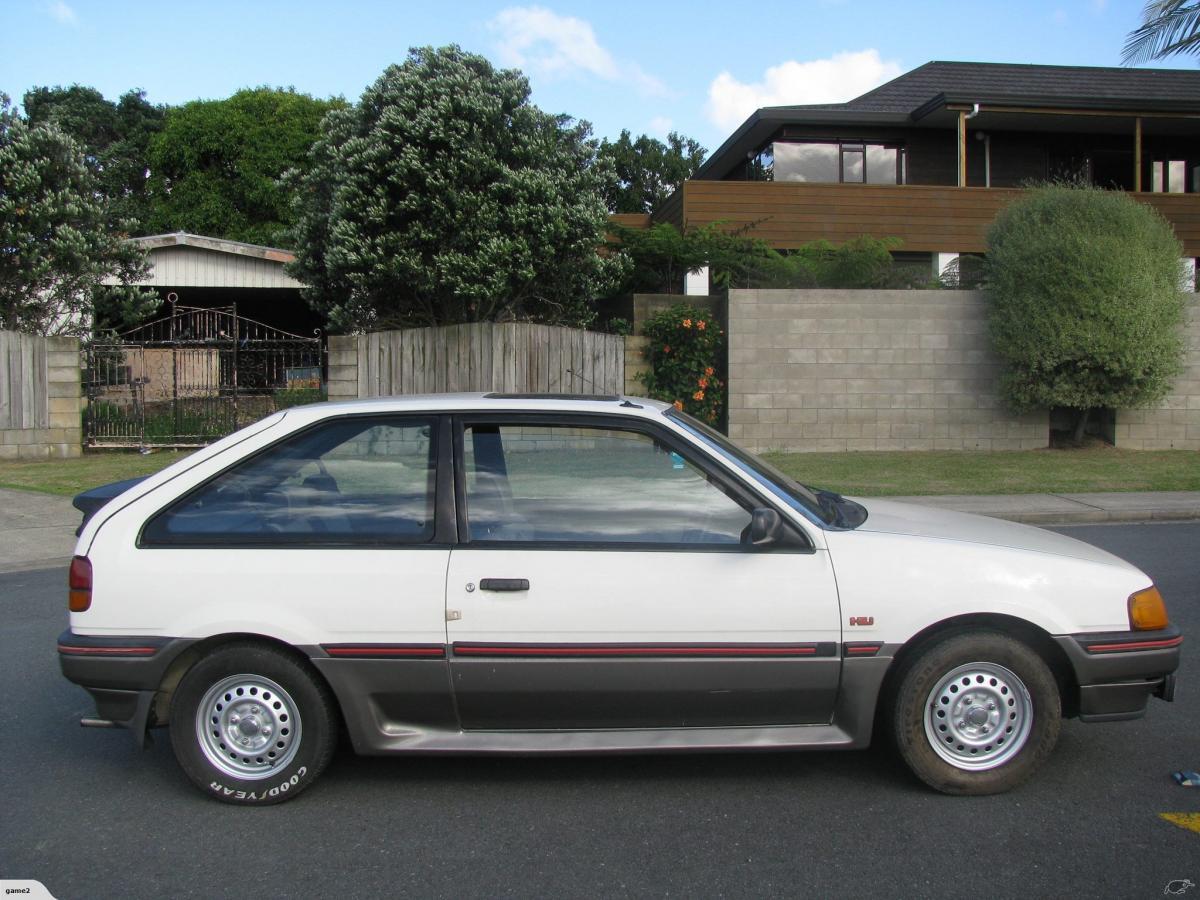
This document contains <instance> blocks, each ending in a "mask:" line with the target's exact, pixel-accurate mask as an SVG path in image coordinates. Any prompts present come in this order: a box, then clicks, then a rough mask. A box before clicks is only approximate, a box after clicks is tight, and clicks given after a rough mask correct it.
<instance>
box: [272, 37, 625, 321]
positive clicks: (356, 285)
mask: <svg viewBox="0 0 1200 900" xmlns="http://www.w3.org/2000/svg"><path fill="white" fill-rule="evenodd" d="M322 132H323V133H322V136H321V139H320V140H319V141H318V142H317V143H316V144H315V145H314V147H313V151H312V156H311V158H310V160H309V166H310V167H309V170H308V171H307V172H305V173H294V174H293V175H292V176H290V177H289V179H288V182H289V184H291V185H292V186H294V192H293V197H294V199H295V204H296V211H297V214H296V225H295V228H294V230H293V232H292V245H293V246H294V247H295V250H296V255H297V260H296V262H295V263H294V264H292V265H291V267H290V271H291V272H292V274H293V275H294V276H295V277H297V278H298V279H300V280H301V281H303V282H304V283H306V284H307V285H309V286H310V287H309V289H308V291H307V292H306V295H307V297H308V299H309V301H310V302H311V303H312V304H313V306H314V307H315V308H316V309H318V310H319V311H321V312H323V313H325V314H326V315H327V316H328V318H329V320H330V321H331V323H332V324H333V325H334V326H335V327H337V328H341V329H348V330H354V329H364V328H371V327H387V326H407V325H442V324H451V323H458V322H472V321H494V320H504V319H515V320H528V321H538V322H546V323H552V324H568V325H584V324H587V323H588V322H590V321H591V319H592V318H593V315H594V313H593V310H592V304H591V301H592V300H593V298H595V297H597V296H600V295H603V294H604V293H605V292H606V291H607V290H608V288H609V287H610V285H611V282H612V281H613V279H614V276H615V275H616V274H617V273H618V272H619V271H620V269H621V268H622V266H623V265H624V263H623V261H622V260H620V259H616V258H611V257H604V256H602V255H601V254H599V253H597V248H599V247H600V245H601V244H602V242H603V239H604V233H605V228H606V225H607V215H606V213H605V208H604V202H603V200H602V199H601V198H602V195H603V192H604V190H605V189H606V187H607V186H608V182H609V181H610V180H611V178H612V171H611V169H610V168H609V167H608V166H606V165H603V164H598V163H597V160H596V145H595V143H594V142H593V141H591V140H589V126H588V125H587V124H586V123H582V122H575V121H573V120H571V119H569V118H567V117H566V116H555V115H549V114H547V113H544V112H542V111H541V110H540V109H538V108H537V107H536V106H534V105H533V104H532V103H530V101H529V83H528V82H527V80H526V79H525V77H524V76H522V75H521V74H520V72H517V71H515V70H511V69H506V70H497V69H495V68H493V67H492V65H491V63H489V62H488V61H487V60H486V59H484V58H483V57H482V56H477V55H474V54H471V53H466V52H464V51H462V50H461V49H459V48H458V47H456V46H450V47H443V48H441V49H433V48H430V47H425V48H421V49H414V50H411V51H409V56H408V59H407V61H406V62H405V63H404V64H403V65H396V66H391V67H389V68H388V69H387V70H385V71H384V73H383V75H382V76H380V78H379V79H378V80H377V81H376V82H375V83H374V84H373V85H372V86H371V87H369V88H368V89H367V90H366V92H365V93H364V94H363V95H362V100H361V102H359V103H358V104H357V105H356V106H353V107H350V108H347V109H341V110H335V111H333V112H331V113H330V114H329V115H328V116H327V117H326V119H325V122H324V125H323V128H322Z"/></svg>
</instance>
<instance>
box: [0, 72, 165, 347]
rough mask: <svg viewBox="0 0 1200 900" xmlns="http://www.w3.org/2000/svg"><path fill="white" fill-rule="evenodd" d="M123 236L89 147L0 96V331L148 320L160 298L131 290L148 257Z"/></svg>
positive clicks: (56, 330) (71, 329)
mask: <svg viewBox="0 0 1200 900" xmlns="http://www.w3.org/2000/svg"><path fill="white" fill-rule="evenodd" d="M124 238H125V235H124V234H122V233H121V232H120V231H119V230H114V228H113V222H112V217H111V216H110V214H109V211H108V210H107V208H106V207H105V201H104V198H103V195H102V194H101V192H100V190H99V183H98V181H97V178H96V174H95V172H94V171H93V170H92V168H91V167H90V166H89V165H88V164H87V163H86V162H85V161H84V152H83V148H81V147H80V146H79V145H78V144H76V143H75V142H74V141H73V140H71V138H70V137H68V136H67V135H65V134H63V133H62V132H61V131H59V130H58V129H57V128H55V127H53V126H51V125H38V126H30V124H29V123H28V122H26V121H25V120H24V119H22V118H21V117H20V116H18V115H17V114H16V113H15V112H14V111H13V110H12V108H11V107H10V105H9V99H8V97H7V96H4V95H3V94H0V328H4V329H8V330H11V331H23V332H27V333H32V334H85V333H87V332H88V331H89V330H90V329H91V328H92V327H93V325H94V324H96V323H98V324H102V325H103V324H108V325H116V324H121V323H123V322H127V321H130V320H132V319H135V318H137V317H139V316H141V315H144V314H145V313H146V312H148V311H149V310H150V309H151V308H152V306H153V305H154V304H156V303H157V302H158V298H157V296H156V295H155V294H154V293H153V292H150V291H144V290H142V289H140V288H138V287H136V286H135V285H134V282H136V281H138V280H141V279H142V278H143V277H144V276H145V274H146V270H147V263H146V258H145V254H144V253H143V252H142V251H141V250H139V249H138V248H137V247H135V246H133V245H132V244H130V243H129V242H128V241H126V240H124ZM105 282H112V284H106V283H105Z"/></svg>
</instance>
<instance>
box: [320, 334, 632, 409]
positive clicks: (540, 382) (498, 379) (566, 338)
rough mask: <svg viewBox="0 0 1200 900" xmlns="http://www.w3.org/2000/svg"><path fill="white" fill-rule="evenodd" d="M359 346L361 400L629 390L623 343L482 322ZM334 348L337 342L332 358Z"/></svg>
mask: <svg viewBox="0 0 1200 900" xmlns="http://www.w3.org/2000/svg"><path fill="white" fill-rule="evenodd" d="M357 342H358V348H357V349H358V354H357V356H358V396H360V397H381V396H388V395H392V394H431V393H443V392H454V391H500V392H504V393H526V392H537V393H568V394H621V393H623V392H624V389H625V341H624V339H623V338H622V337H620V336H619V335H612V334H599V333H597V332H592V331H580V330H577V329H574V328H559V327H555V326H551V325H529V324H525V323H515V322H514V323H504V324H494V323H490V322H482V323H476V324H471V325H448V326H444V327H440V328H413V329H406V330H404V331H382V332H375V333H372V334H365V335H359V336H358V338H357ZM333 347H334V345H333V343H332V342H331V344H330V349H331V352H332V350H333ZM331 365H332V360H331Z"/></svg>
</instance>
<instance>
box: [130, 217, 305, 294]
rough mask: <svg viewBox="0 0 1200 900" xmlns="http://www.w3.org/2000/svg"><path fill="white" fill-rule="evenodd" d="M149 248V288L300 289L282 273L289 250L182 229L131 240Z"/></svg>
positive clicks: (287, 260)
mask: <svg viewBox="0 0 1200 900" xmlns="http://www.w3.org/2000/svg"><path fill="white" fill-rule="evenodd" d="M131 242H132V243H135V244H138V245H140V246H142V247H143V248H145V249H146V250H147V251H148V252H149V256H150V266H151V269H150V276H149V277H148V278H147V279H146V280H145V281H141V282H138V283H139V284H142V285H145V286H147V287H172V288H179V287H198V288H300V287H303V286H304V285H302V284H301V283H300V282H299V281H297V280H296V279H294V278H292V277H291V276H290V275H288V274H286V273H285V272H284V271H283V266H284V264H285V263H288V262H291V261H292V260H293V259H295V257H294V256H293V255H292V254H291V253H289V252H288V251H287V250H280V249H278V248H276V247H261V246H259V245H257V244H245V243H242V242H241V241H226V240H221V239H219V238H210V237H204V236H203V235H198V234H188V233H186V232H182V231H181V232H177V233H175V234H156V235H151V236H149V237H140V238H131Z"/></svg>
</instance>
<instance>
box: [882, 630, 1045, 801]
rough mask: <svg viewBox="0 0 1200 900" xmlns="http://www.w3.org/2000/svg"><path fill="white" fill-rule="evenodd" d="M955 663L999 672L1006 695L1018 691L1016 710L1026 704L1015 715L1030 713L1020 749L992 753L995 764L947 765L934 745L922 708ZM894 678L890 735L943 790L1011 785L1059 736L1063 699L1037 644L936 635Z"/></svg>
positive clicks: (980, 634)
mask: <svg viewBox="0 0 1200 900" xmlns="http://www.w3.org/2000/svg"><path fill="white" fill-rule="evenodd" d="M960 669H962V670H967V669H969V670H971V671H972V672H973V671H975V670H978V671H980V672H982V673H984V674H985V675H988V674H989V673H990V674H992V675H995V676H998V679H999V684H1000V685H1002V686H1004V687H1005V688H1007V690H1006V691H1005V695H1004V696H1006V697H1007V696H1008V695H1009V694H1010V693H1013V694H1016V695H1017V696H1018V700H1017V704H1016V707H1015V708H1016V709H1018V710H1020V709H1021V707H1022V701H1024V702H1025V712H1024V713H1018V716H1019V715H1027V716H1029V717H1030V718H1031V721H1030V722H1028V723H1027V725H1028V727H1027V729H1026V733H1025V735H1024V737H1023V743H1022V745H1021V746H1020V749H1019V751H1018V752H1015V753H1013V754H1011V755H1009V754H1001V755H998V756H997V759H998V760H999V762H998V764H996V765H994V766H992V767H990V768H977V769H971V768H968V766H969V765H970V762H969V761H964V762H963V763H962V764H961V765H954V764H952V763H951V762H949V761H948V760H947V758H946V756H947V755H946V754H944V753H940V752H939V751H937V750H935V749H934V747H933V744H932V740H933V739H932V737H931V736H930V731H929V730H928V729H927V727H926V708H927V706H929V705H930V703H931V702H941V700H940V698H938V699H937V700H934V699H933V697H934V692H935V689H937V688H939V687H940V686H941V685H943V684H945V683H946V678H947V676H948V675H949V673H951V672H954V671H956V670H960ZM899 678H900V680H899V685H898V688H897V690H896V694H895V700H894V702H893V705H892V709H891V716H890V719H891V731H892V737H893V739H894V741H895V744H896V747H897V749H898V751H899V753H900V755H901V757H902V758H903V759H904V761H905V763H907V764H908V766H909V768H910V769H912V771H913V773H914V774H915V775H916V776H917V777H918V778H920V779H921V780H922V781H924V782H925V783H926V784H928V785H929V786H930V787H932V788H934V789H935V790H938V791H940V792H942V793H945V794H960V795H984V794H998V793H1002V792H1004V791H1007V790H1011V789H1012V788H1014V787H1016V786H1017V785H1019V784H1021V783H1023V782H1024V781H1025V780H1026V779H1028V778H1029V777H1030V776H1031V775H1032V774H1033V773H1034V772H1035V771H1036V770H1037V769H1038V768H1039V767H1040V766H1041V765H1042V763H1043V762H1045V760H1046V758H1047V757H1049V755H1050V754H1051V752H1052V751H1053V750H1054V745H1055V744H1056V743H1057V741H1058V733H1059V729H1060V726H1061V724H1062V701H1061V697H1060V695H1059V688H1058V683H1057V682H1056V681H1055V678H1054V674H1053V673H1052V672H1051V671H1050V668H1049V667H1048V666H1047V665H1046V663H1045V661H1044V660H1043V659H1042V658H1041V656H1040V655H1039V654H1038V653H1037V652H1036V651H1035V650H1033V649H1032V648H1031V647H1029V646H1028V645H1027V644H1025V643H1023V642H1021V641H1019V640H1016V639H1015V638H1013V637H1010V636H1008V635H1005V634H1000V633H998V632H993V631H986V632H985V631H969V632H958V633H955V634H951V635H947V636H944V637H942V638H939V639H935V640H934V641H933V642H932V643H930V644H928V645H926V646H924V647H922V648H921V649H919V650H918V652H917V653H916V655H915V656H914V657H913V658H911V659H909V660H908V661H907V662H906V663H905V666H904V668H903V669H902V670H901V672H900V673H899ZM988 680H989V681H990V680H992V679H991V678H988ZM1006 682H1007V683H1006ZM966 690H972V688H967V689H966ZM997 696H999V695H997ZM986 702H987V700H986V699H985V700H984V703H981V704H980V706H981V707H982V708H980V709H979V710H978V713H979V715H978V718H979V720H980V721H981V722H982V727H987V722H986V720H985V714H984V709H986ZM964 724H966V723H965V722H964ZM970 727H971V726H970V725H969V724H968V725H967V728H968V730H969V729H970ZM983 740H986V738H985V739H983ZM981 742H982V741H981ZM988 749H989V750H991V749H992V748H990V747H989V748H988Z"/></svg>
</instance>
